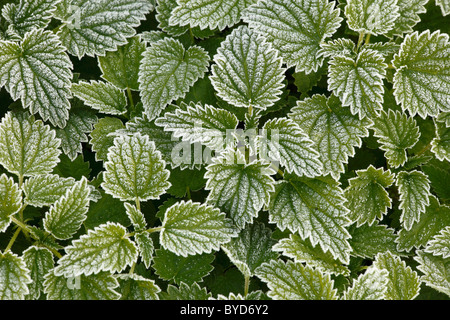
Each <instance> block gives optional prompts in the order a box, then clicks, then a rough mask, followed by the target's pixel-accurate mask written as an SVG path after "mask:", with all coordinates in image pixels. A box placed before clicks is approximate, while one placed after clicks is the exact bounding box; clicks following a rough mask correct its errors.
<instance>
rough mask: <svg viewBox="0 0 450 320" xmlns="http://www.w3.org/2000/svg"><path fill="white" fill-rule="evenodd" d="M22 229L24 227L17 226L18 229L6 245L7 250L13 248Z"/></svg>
mask: <svg viewBox="0 0 450 320" xmlns="http://www.w3.org/2000/svg"><path fill="white" fill-rule="evenodd" d="M21 230H22V229H21V228H20V227H19V228H17V230H16V231H15V232H14V234H13V236H12V238H11V240H9V242H8V246H7V247H6V249H5V252H6V251H8V250H10V249H11V247H12V246H13V244H14V242H15V241H16V239H17V237H18V236H19V233H20V231H21Z"/></svg>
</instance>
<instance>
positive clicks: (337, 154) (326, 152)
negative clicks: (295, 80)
mask: <svg viewBox="0 0 450 320" xmlns="http://www.w3.org/2000/svg"><path fill="white" fill-rule="evenodd" d="M289 118H290V119H292V120H294V121H295V122H296V123H297V124H298V125H299V127H300V128H301V129H302V130H303V131H304V132H305V133H306V134H307V135H308V137H309V138H310V139H311V140H312V141H313V142H314V145H313V146H314V148H315V149H316V150H317V151H318V152H319V155H320V156H319V160H320V161H321V162H322V163H323V172H322V174H323V175H326V174H328V173H330V174H331V175H332V176H333V177H334V178H336V179H338V178H339V175H340V173H343V172H344V171H345V167H344V164H346V163H348V158H349V157H353V156H354V155H355V147H361V145H362V140H361V138H363V137H367V136H369V130H368V127H370V126H371V124H372V121H370V120H369V119H368V118H364V119H362V120H359V119H358V116H356V115H352V114H351V112H350V110H349V109H348V108H342V104H341V102H340V100H339V99H338V98H337V97H336V96H334V95H331V96H330V97H328V98H327V97H325V96H324V95H314V96H312V97H311V98H306V99H305V100H302V101H297V104H296V106H294V107H293V108H292V109H291V112H290V113H289Z"/></svg>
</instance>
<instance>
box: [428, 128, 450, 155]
mask: <svg viewBox="0 0 450 320" xmlns="http://www.w3.org/2000/svg"><path fill="white" fill-rule="evenodd" d="M435 125H436V138H434V139H433V140H432V141H431V152H433V153H434V154H435V156H436V158H438V159H439V160H441V161H450V126H447V124H446V123H443V122H436V123H435Z"/></svg>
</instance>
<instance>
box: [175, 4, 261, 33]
mask: <svg viewBox="0 0 450 320" xmlns="http://www.w3.org/2000/svg"><path fill="white" fill-rule="evenodd" d="M254 3H256V0H232V1H226V0H213V1H209V0H177V6H176V7H175V8H174V10H172V12H171V14H170V19H169V26H176V25H180V26H190V27H199V28H200V29H206V28H209V29H216V28H217V29H219V30H223V29H225V28H227V27H232V26H233V25H235V24H236V23H238V22H239V20H240V18H241V15H242V13H243V12H245V9H246V8H248V7H249V6H250V5H252V4H254Z"/></svg>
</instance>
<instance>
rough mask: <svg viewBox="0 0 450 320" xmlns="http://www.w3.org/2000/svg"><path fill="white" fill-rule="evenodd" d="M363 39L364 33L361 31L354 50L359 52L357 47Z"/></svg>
mask: <svg viewBox="0 0 450 320" xmlns="http://www.w3.org/2000/svg"><path fill="white" fill-rule="evenodd" d="M363 40H364V33H362V32H361V33H360V34H359V38H358V44H357V45H356V52H359V48H360V47H361V44H362V42H363Z"/></svg>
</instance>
